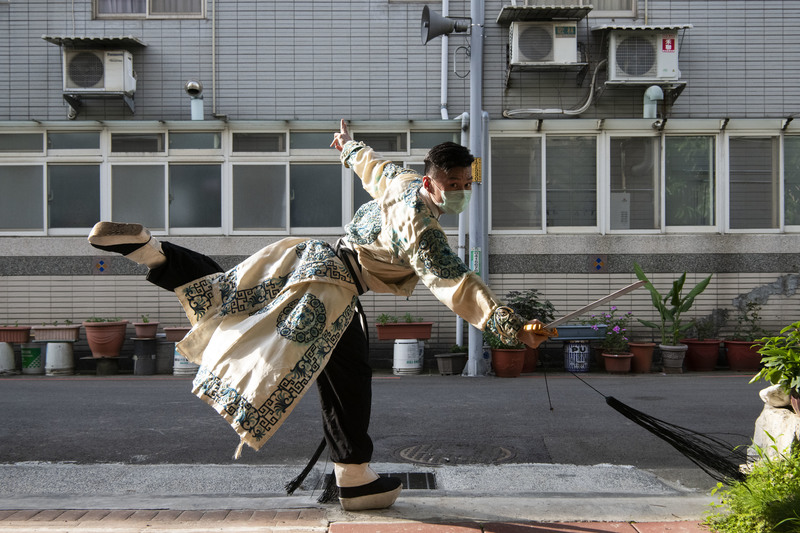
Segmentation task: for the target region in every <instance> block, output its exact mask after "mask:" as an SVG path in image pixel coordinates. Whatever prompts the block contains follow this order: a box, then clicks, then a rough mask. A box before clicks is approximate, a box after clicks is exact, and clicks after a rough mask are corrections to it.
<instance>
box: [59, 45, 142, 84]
mask: <svg viewBox="0 0 800 533" xmlns="http://www.w3.org/2000/svg"><path fill="white" fill-rule="evenodd" d="M64 92H65V93H70V94H102V93H118V94H127V95H129V96H130V95H133V93H134V92H136V74H135V73H134V71H133V55H131V53H130V52H128V51H126V50H78V49H69V48H65V49H64Z"/></svg>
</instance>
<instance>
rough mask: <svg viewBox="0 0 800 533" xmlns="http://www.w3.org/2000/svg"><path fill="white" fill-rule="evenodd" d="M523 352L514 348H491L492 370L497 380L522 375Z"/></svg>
mask: <svg viewBox="0 0 800 533" xmlns="http://www.w3.org/2000/svg"><path fill="white" fill-rule="evenodd" d="M524 364H525V350H524V349H521V348H520V349H515V348H492V369H493V370H494V375H495V376H497V377H499V378H516V377H519V375H520V374H522V366H523V365H524Z"/></svg>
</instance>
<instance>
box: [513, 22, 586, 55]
mask: <svg viewBox="0 0 800 533" xmlns="http://www.w3.org/2000/svg"><path fill="white" fill-rule="evenodd" d="M508 39H509V44H510V47H511V65H520V66H522V65H558V64H569V63H577V62H578V45H577V42H578V24H577V22H575V21H563V22H552V21H547V22H542V21H537V22H512V23H511V28H510V30H509V33H508Z"/></svg>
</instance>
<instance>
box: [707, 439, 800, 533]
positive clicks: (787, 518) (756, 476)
mask: <svg viewBox="0 0 800 533" xmlns="http://www.w3.org/2000/svg"><path fill="white" fill-rule="evenodd" d="M768 436H769V438H770V439H772V441H773V442H775V439H773V438H772V436H771V435H769V434H768ZM753 448H754V449H755V450H756V452H757V453H758V455H759V460H758V461H757V462H756V463H755V464H754V465H753V467H752V470H751V471H750V473H749V474H748V475H747V478H746V479H745V480H744V481H735V482H732V484H731V486H730V487H729V488H723V485H722V483H720V484H718V485H717V488H716V489H714V491H712V494H717V493H720V503H719V504H716V503H712V504H711V505H712V507H713V508H714V509H716V510H719V511H721V512H717V513H715V514H711V515H709V516H708V517H707V518H706V520H705V522H704V523H705V524H706V525H708V526H709V527H710V528H711V530H712V531H716V532H717V533H772V532H774V533H796V532H797V531H800V448H797V447H796V448H795V449H794V451H793V452H791V453H790V454H789V455H788V456H786V455H783V454H780V453H778V458H777V459H771V458H769V457H768V456H767V454H766V453H765V452H764V450H762V449H761V448H759V447H758V446H754V447H753ZM772 448H773V449H774V450H776V451H777V447H776V446H775V445H774V444H773V445H772Z"/></svg>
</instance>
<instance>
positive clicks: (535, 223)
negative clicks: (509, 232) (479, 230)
mask: <svg viewBox="0 0 800 533" xmlns="http://www.w3.org/2000/svg"><path fill="white" fill-rule="evenodd" d="M541 227H542V142H541V139H540V138H538V137H495V138H493V139H492V228H493V229H514V228H528V229H531V228H533V229H540V228H541Z"/></svg>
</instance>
